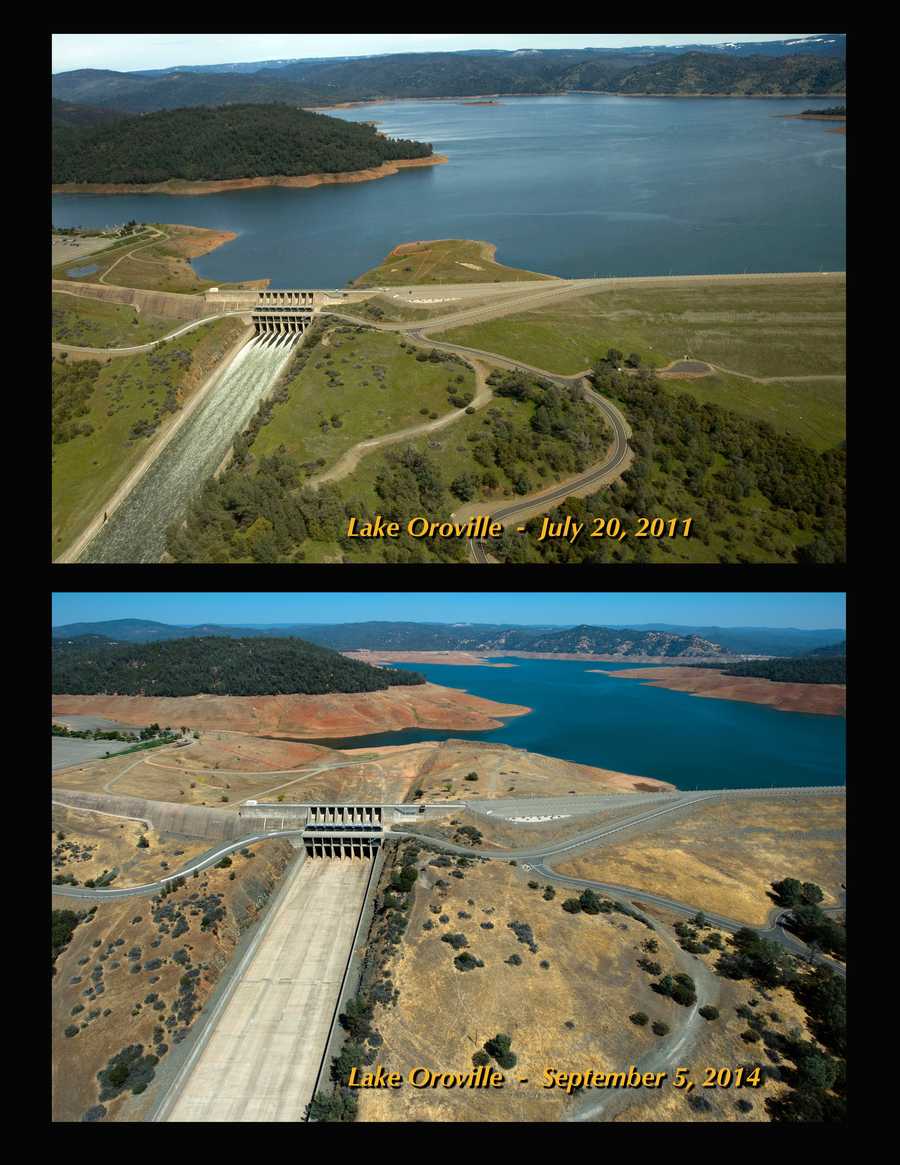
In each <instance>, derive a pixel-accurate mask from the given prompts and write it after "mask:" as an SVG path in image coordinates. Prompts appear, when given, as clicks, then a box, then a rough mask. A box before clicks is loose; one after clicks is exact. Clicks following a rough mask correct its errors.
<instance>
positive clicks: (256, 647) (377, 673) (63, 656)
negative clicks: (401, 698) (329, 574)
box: [53, 636, 425, 696]
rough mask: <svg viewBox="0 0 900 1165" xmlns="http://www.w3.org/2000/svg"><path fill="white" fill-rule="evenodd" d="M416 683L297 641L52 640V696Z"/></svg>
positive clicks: (251, 692)
mask: <svg viewBox="0 0 900 1165" xmlns="http://www.w3.org/2000/svg"><path fill="white" fill-rule="evenodd" d="M424 682H425V680H424V679H423V677H422V676H420V675H419V674H418V673H416V672H410V671H391V670H387V669H382V668H376V667H370V666H369V665H368V664H366V663H359V662H357V661H356V660H351V659H346V658H345V657H344V656H342V655H340V654H338V652H336V651H331V650H330V649H329V648H327V647H317V646H316V645H315V644H313V643H307V642H306V641H305V640H303V639H255V638H254V639H223V638H204V639H199V638H198V639H170V640H165V641H163V642H161V643H142V644H133V643H116V642H114V641H113V640H109V639H107V640H104V639H102V638H100V637H98V636H90V637H87V638H84V639H81V638H76V639H57V640H55V641H54V643H53V691H54V693H55V694H63V693H65V694H70V695H100V694H102V695H118V696H195V695H199V694H200V693H208V694H215V695H220V696H277V695H287V694H295V693H300V694H304V695H315V696H318V695H325V694H327V693H330V692H377V691H382V690H383V689H385V688H390V687H393V686H396V685H402V684H423V683H424Z"/></svg>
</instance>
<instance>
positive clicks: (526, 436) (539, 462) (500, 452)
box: [472, 369, 610, 494]
mask: <svg viewBox="0 0 900 1165" xmlns="http://www.w3.org/2000/svg"><path fill="white" fill-rule="evenodd" d="M488 383H489V384H490V385H491V386H492V387H493V389H494V393H495V394H496V395H497V396H505V397H512V398H513V399H514V400H519V401H528V402H530V403H532V404H533V405H534V408H533V410H532V412H531V416H530V419H529V421H528V424H527V425H520V424H516V423H515V422H513V421H510V420H508V419H507V418H506V417H504V416H503V414H502V413H500V412H499V410H496V409H488V410H487V413H486V415H485V422H486V423H485V428H486V430H487V432H486V433H483V434H481V435H480V436H477V437H476V438H475V440H474V442H473V450H472V453H473V456H474V458H475V460H476V461H477V462H478V463H479V464H480V465H483V466H485V467H487V468H489V467H491V466H496V467H497V468H499V469H500V470H502V472H503V473H504V474H505V475H506V477H507V478H508V479H509V480H510V481H512V482H513V488H514V490H515V492H516V493H519V494H525V493H528V492H530V491H531V490H532V489H535V488H537V487H538V486H539V485H540V484H541V482H540V480H538V481H533V480H532V479H531V478H530V476H529V475H528V474H527V473H525V472H524V470H523V469H522V466H523V464H524V465H526V466H531V467H532V468H533V469H534V470H535V471H536V472H537V474H538V476H539V479H540V478H544V477H549V478H550V479H551V480H553V479H554V478H560V477H565V476H566V475H567V474H570V473H578V472H580V471H581V470H583V469H586V468H587V466H588V465H590V464H591V463H592V462H593V461H595V460H597V458H598V456H599V455H600V454H601V453H602V452H603V451H604V450H605V449H606V447H607V446H608V444H609V440H610V432H609V429H608V427H607V425H606V423H605V422H604V420H603V418H602V416H601V415H600V413H599V412H598V411H597V410H596V409H592V408H590V407H588V406H586V405H585V402H584V398H583V396H582V394H581V392H580V391H579V389H578V388H576V387H575V386H574V385H565V386H563V385H558V384H554V383H553V382H552V381H549V380H545V379H544V378H543V377H539V376H529V375H526V374H525V373H524V372H503V371H500V370H499V369H498V370H495V371H494V372H492V373H491V375H490V376H489V377H488Z"/></svg>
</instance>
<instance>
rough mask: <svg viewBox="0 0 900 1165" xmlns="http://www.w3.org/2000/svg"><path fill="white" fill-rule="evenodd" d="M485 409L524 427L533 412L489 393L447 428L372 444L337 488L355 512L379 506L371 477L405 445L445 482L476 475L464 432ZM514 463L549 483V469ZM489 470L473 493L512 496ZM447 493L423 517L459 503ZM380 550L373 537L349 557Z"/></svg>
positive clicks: (369, 556) (367, 557) (477, 425)
mask: <svg viewBox="0 0 900 1165" xmlns="http://www.w3.org/2000/svg"><path fill="white" fill-rule="evenodd" d="M487 409H497V410H498V411H499V412H500V414H501V415H502V416H503V417H504V418H505V419H506V420H508V421H509V422H510V423H511V424H512V425H514V426H515V427H516V428H527V426H528V425H529V422H530V420H531V415H532V413H533V412H534V404H533V403H531V402H530V401H517V400H514V399H513V398H511V397H494V399H493V400H492V401H491V402H490V404H488V405H487V406H486V408H485V409H479V410H478V412H477V413H475V414H473V415H471V416H463V417H461V418H460V419H459V421H457V422H455V423H454V424H453V425H451V426H450V427H449V428H447V429H443V430H441V431H439V432H437V433H428V434H425V435H424V436H421V437H417V438H415V439H414V440H412V441H407V442H403V443H401V444H398V445H394V446H392V447H391V448H389V449H384V450H376V451H374V452H373V453H370V454H369V455H368V456H367V457H364V458H363V459H362V461H361V462H360V463H359V466H358V467H357V469H356V470H355V472H354V473H352V474H350V475H349V476H348V477H345V478H344V479H343V480H342V481H339V482H337V483H336V485H337V488H338V491H339V493H340V494H341V496H342V497H343V498H345V499H346V500H347V501H348V502H352V503H354V504H355V509H356V511H357V512H359V513H360V514H371V513H378V512H380V511H381V510H382V509H383V507H384V503H383V502H382V501H381V499H380V498H379V497H378V495H377V493H376V492H375V479H376V478H377V476H378V474H379V473H380V472H381V471H382V470H383V469H384V468H385V465H386V460H387V457H388V455H389V454H390V453H392V452H393V453H396V452H398V451H399V450H401V449H405V448H407V447H409V446H411V447H412V448H414V449H417V450H418V451H419V452H421V453H426V454H427V455H428V456H429V457H431V458H432V459H433V460H434V461H435V462H436V463H437V465H438V467H439V470H440V474H441V478H442V480H443V482H444V486H445V488H446V487H448V486H449V484H450V482H451V481H454V480H455V479H456V478H457V477H458V476H460V475H461V474H463V473H475V474H477V475H478V476H479V477H480V476H481V474H483V473H485V472H486V469H485V467H484V466H483V465H481V464H479V463H478V462H477V461H476V460H475V458H474V457H473V456H472V443H471V442H470V441H468V440H467V438H468V437H469V436H470V434H473V433H477V432H478V431H479V430H480V429H481V427H482V426H483V425H484V418H485V413H486V410H487ZM514 468H515V471H516V472H521V473H523V474H524V475H525V476H526V477H528V478H529V479H530V480H531V481H532V483H533V485H534V488H535V489H539V488H540V489H542V488H545V487H547V486H550V485H552V484H553V481H554V477H553V476H552V475H548V476H547V477H545V478H542V477H540V476H539V472H538V469H537V467H536V466H534V465H532V464H528V463H525V462H517V463H516V466H515V467H514ZM490 470H491V472H493V473H494V474H495V475H496V477H497V480H498V482H499V485H498V487H497V489H496V490H493V491H488V490H486V489H481V490H480V491H479V493H478V495H477V497H478V499H480V500H486V499H488V498H489V497H490V498H492V499H493V500H494V503H495V505H496V500H497V499H498V498H510V499H512V498H514V497H516V496H517V495H516V494H515V493H514V491H513V488H512V480H511V479H510V478H509V477H508V476H507V475H506V474H505V473H504V472H503V470H502V469H501V468H500V466H499V465H492V466H491V467H490ZM447 496H448V505H447V512H446V513H444V514H430V515H428V516H429V517H431V518H434V519H442V518H448V517H449V515H450V512H451V511H452V510H454V509H455V508H457V507H459V506H462V504H463V503H462V502H460V501H459V500H458V499H457V498H456V497H454V496H453V495H452V494H450V493H449V490H447ZM410 517H412V515H410ZM304 545H305V547H306V549H307V559H308V560H310V561H313V560H314V552H313V550H312V544H311V543H305V544H304ZM318 549H319V552H320V553H323V552H324V553H326V554H327V553H334V552H335V551H336V549H337V548H336V546H334V545H328V546H325V547H319V548H318ZM381 550H382V546H381V545H380V544H379V543H378V542H363V541H361V542H360V544H359V545H358V547H356V548H355V551H354V555H353V559H354V561H357V560H359V561H378V560H380V558H381Z"/></svg>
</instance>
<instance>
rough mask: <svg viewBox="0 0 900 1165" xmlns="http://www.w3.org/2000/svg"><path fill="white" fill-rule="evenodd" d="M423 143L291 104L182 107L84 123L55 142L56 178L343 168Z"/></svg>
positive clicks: (201, 176) (421, 148)
mask: <svg viewBox="0 0 900 1165" xmlns="http://www.w3.org/2000/svg"><path fill="white" fill-rule="evenodd" d="M431 152H432V150H431V146H430V145H427V144H425V143H423V142H413V141H403V140H390V139H388V138H386V137H384V136H382V135H381V134H379V133H378V132H377V130H375V129H374V128H373V127H372V126H369V125H362V124H359V123H356V122H349V121H341V120H340V119H338V118H334V117H326V116H325V115H324V114H319V113H307V112H306V111H305V110H302V109H295V108H291V106H289V105H227V106H221V107H219V108H216V109H210V108H194V109H175V110H167V111H164V112H160V113H149V114H146V115H145V116H143V117H137V118H123V119H121V120H118V121H114V122H112V123H110V124H103V125H94V126H90V125H89V126H86V127H83V128H76V127H74V126H73V125H71V124H69V125H68V126H67V127H66V129H65V132H64V133H58V132H57V133H55V134H54V141H53V169H52V175H53V177H52V181H53V182H54V184H57V183H64V182H93V183H105V182H130V183H136V184H141V183H151V182H166V181H168V180H169V179H172V178H174V179H181V180H184V181H216V180H223V179H228V178H263V177H270V176H272V175H284V176H286V177H297V176H301V175H304V174H317V173H327V174H340V173H344V172H347V171H350V170H365V169H369V168H371V167H375V166H380V165H381V164H382V163H383V162H389V161H394V160H396V159H400V158H426V157H428V156H430V154H431Z"/></svg>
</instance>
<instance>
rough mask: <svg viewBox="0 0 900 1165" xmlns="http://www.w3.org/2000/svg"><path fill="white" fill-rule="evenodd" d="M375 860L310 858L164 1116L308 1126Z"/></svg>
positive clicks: (179, 1119) (299, 873) (294, 875)
mask: <svg viewBox="0 0 900 1165" xmlns="http://www.w3.org/2000/svg"><path fill="white" fill-rule="evenodd" d="M370 869H371V863H370V862H368V861H365V860H362V859H358V858H357V859H349V860H347V859H345V860H343V861H311V860H307V861H305V862H304V863H303V864H302V865H301V866H300V867H299V869H298V870H297V871H296V872H295V873H294V874H293V875H291V877H292V879H293V880H292V882H291V884H290V886H289V887H288V889H287V892H286V894H285V896H284V898H283V899H282V900H281V902H280V904H279V905H278V907H277V910H276V913H275V915H274V916H273V917H272V919H271V921H270V923H269V926H268V929H267V930H266V932H265V934H264V935H263V938H262V940H261V941H260V943H259V946H258V947H257V949H256V950H255V951H254V953H253V955H252V956H251V958H250V961H249V963H248V965H247V966H246V967H245V968H244V970H243V971H242V972H241V973H240V978H239V979H238V981H237V984H236V986H235V988H234V991H233V994H232V995H231V997H230V998H229V1000H228V1002H227V1003H226V1004H225V1007H224V1009H223V1011H222V1012H221V1014H220V1015H219V1016H218V1018H217V1019H216V1021H215V1026H214V1028H213V1030H212V1032H211V1034H210V1036H209V1040H208V1042H207V1043H206V1045H205V1047H204V1048H203V1050H202V1051H201V1052H200V1054H199V1056H198V1057H197V1059H196V1061H195V1062H194V1063H193V1065H192V1066H191V1065H190V1062H189V1064H188V1072H187V1074H186V1076H185V1078H184V1079H183V1080H181V1081H179V1082H178V1083H177V1084H176V1086H175V1087H176V1098H175V1100H174V1102H173V1104H172V1106H171V1108H170V1109H169V1111H168V1113H167V1114H166V1116H165V1119H166V1120H170V1121H226V1122H231V1121H299V1120H302V1119H303V1114H304V1110H305V1108H306V1105H307V1104H308V1103H309V1101H310V1100H311V1099H312V1095H313V1089H314V1087H315V1083H316V1075H317V1073H318V1071H319V1063H320V1061H321V1059H322V1054H323V1052H324V1050H325V1043H326V1040H327V1039H328V1032H329V1029H330V1026H331V1018H332V1015H333V1012H334V1008H335V1004H336V1003H337V997H338V992H339V991H340V986H341V980H342V978H343V974H344V968H345V967H346V964H347V960H348V958H349V957H350V949H351V946H352V943H353V935H354V932H355V930H356V924H357V920H358V918H359V914H360V911H361V909H362V904H363V899H364V897H365V892H366V883H367V881H368V877H369V871H370Z"/></svg>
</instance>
